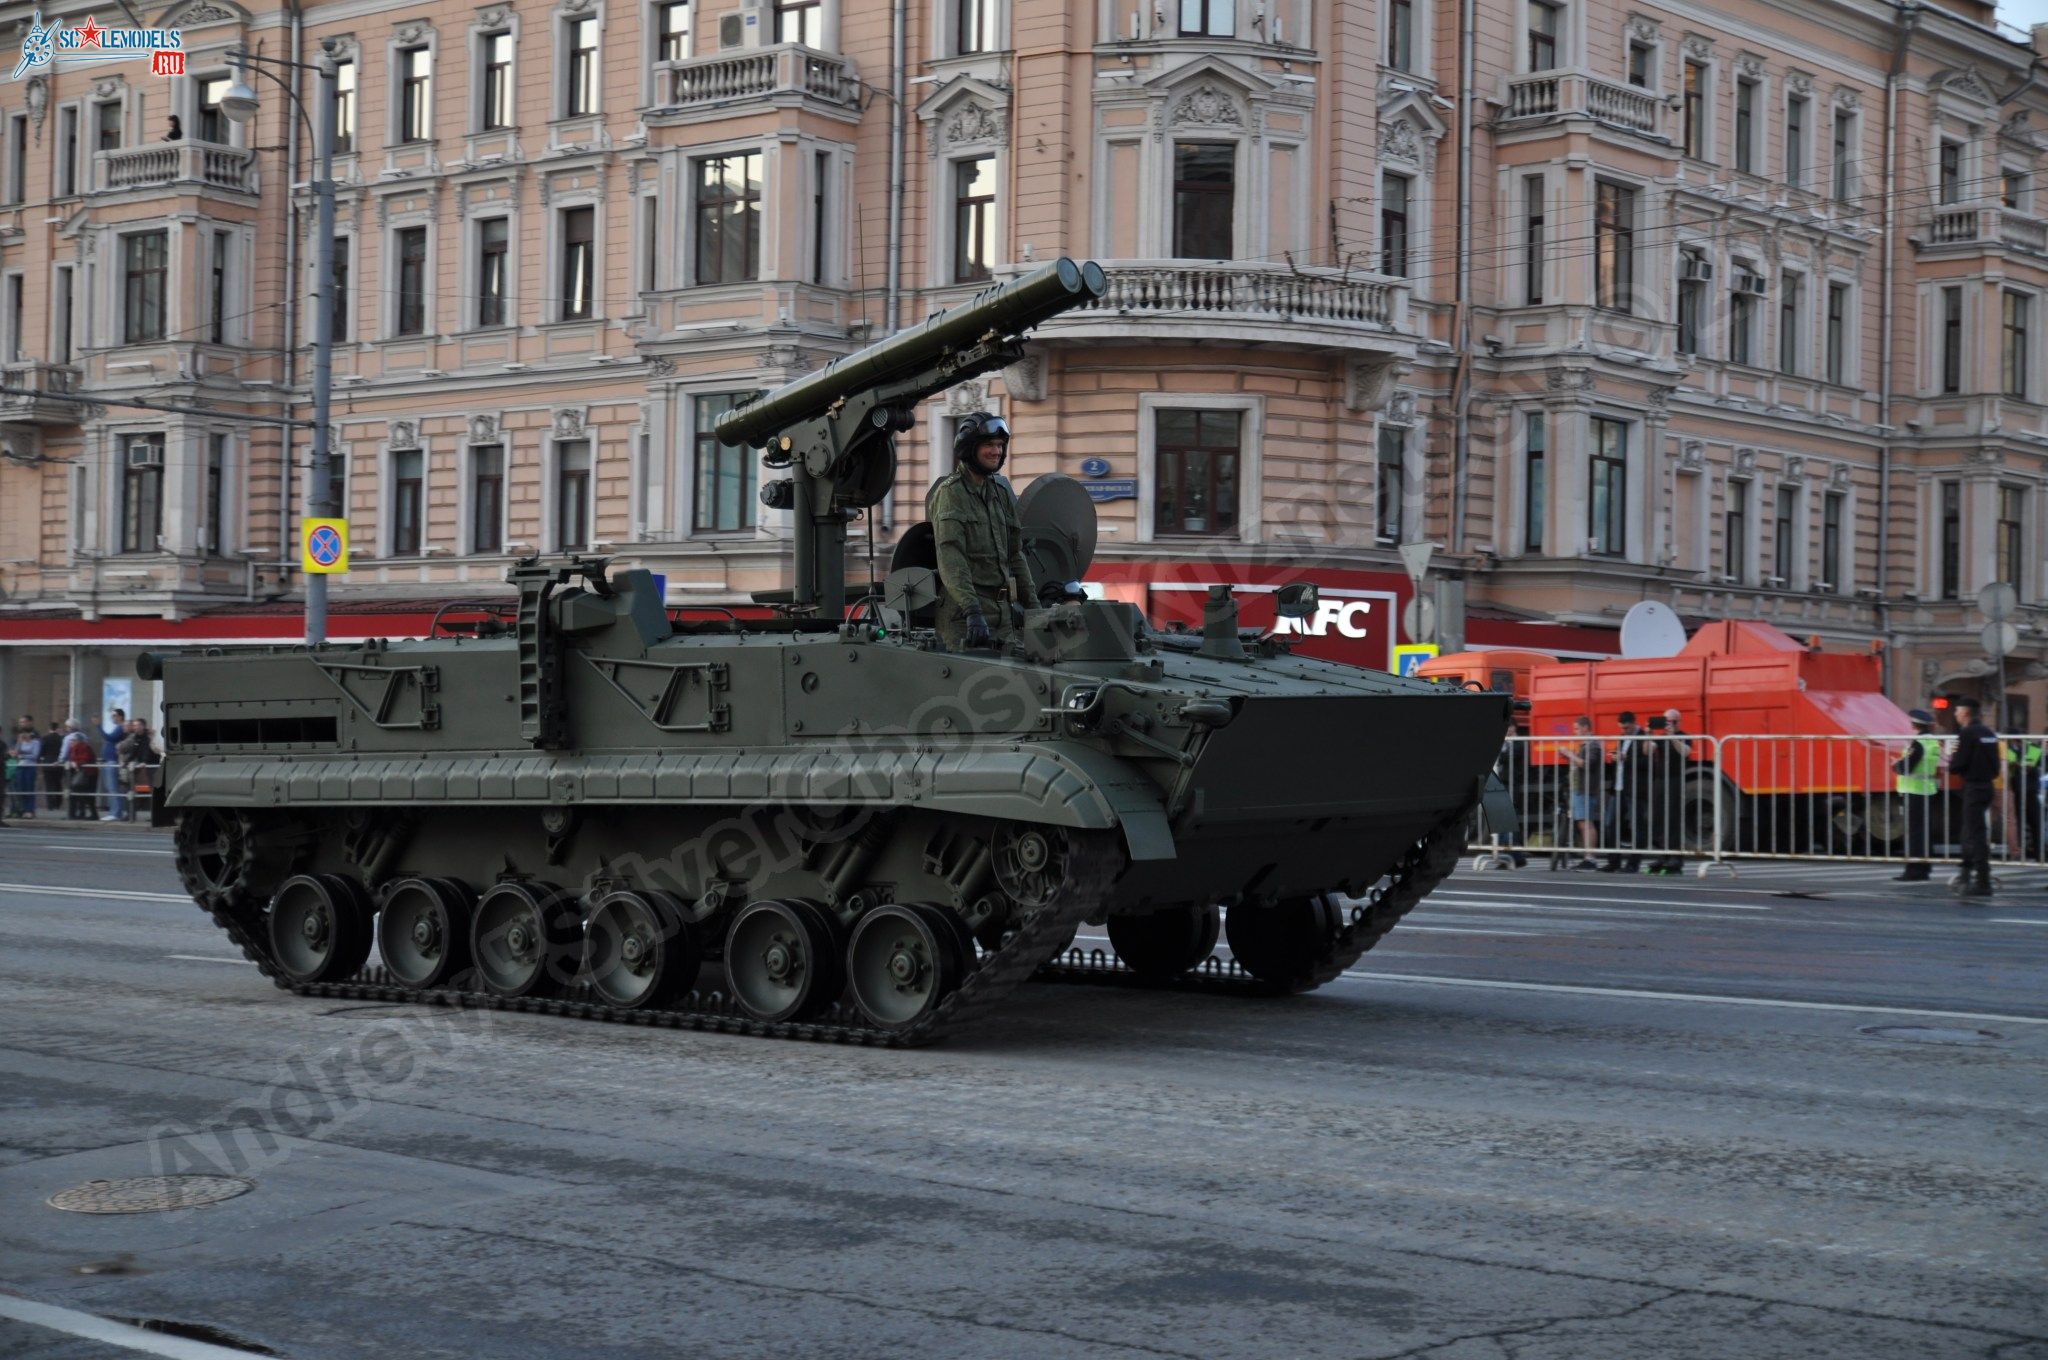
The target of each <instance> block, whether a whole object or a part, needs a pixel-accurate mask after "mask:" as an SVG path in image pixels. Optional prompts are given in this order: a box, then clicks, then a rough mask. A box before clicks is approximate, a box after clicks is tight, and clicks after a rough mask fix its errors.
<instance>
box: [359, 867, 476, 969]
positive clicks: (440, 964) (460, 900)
mask: <svg viewBox="0 0 2048 1360" xmlns="http://www.w3.org/2000/svg"><path fill="white" fill-rule="evenodd" d="M475 900H476V899H475V898H474V897H473V896H472V895H471V893H470V891H469V889H467V888H465V887H464V886H462V885H461V884H460V883H457V882H455V881H453V880H452V879H445V878H402V879H399V880H398V881H397V882H396V883H393V884H391V885H390V886H389V887H387V888H385V889H384V910H383V911H382V912H381V913H380V914H379V915H378V917H377V952H378V953H379V954H381V955H382V956H383V958H384V966H385V967H386V968H388V969H390V970H391V977H392V980H393V981H395V982H397V983H398V984H399V985H400V986H402V987H411V988H413V989H415V990H424V989H426V988H430V987H441V986H445V985H447V984H448V983H449V982H450V981H451V980H453V979H454V978H455V976H456V975H457V974H460V973H462V972H463V971H465V970H466V969H467V968H468V967H469V926H470V915H471V912H472V911H473V910H474V903H475Z"/></svg>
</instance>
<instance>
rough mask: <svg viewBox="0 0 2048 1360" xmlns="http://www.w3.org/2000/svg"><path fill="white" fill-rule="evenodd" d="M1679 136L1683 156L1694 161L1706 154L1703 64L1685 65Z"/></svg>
mask: <svg viewBox="0 0 2048 1360" xmlns="http://www.w3.org/2000/svg"><path fill="white" fill-rule="evenodd" d="M1679 136H1680V145H1681V146H1683V147H1684V149H1685V154H1686V155H1688V156H1691V157H1692V158H1693V159H1694V160H1700V159H1703V158H1704V157H1705V156H1706V154H1707V68H1706V66H1705V64H1704V63H1702V62H1697V61H1689V62H1686V63H1685V84H1684V86H1683V87H1682V89H1681V90H1680V99H1679Z"/></svg>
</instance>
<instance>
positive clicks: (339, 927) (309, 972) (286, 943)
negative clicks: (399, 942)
mask: <svg viewBox="0 0 2048 1360" xmlns="http://www.w3.org/2000/svg"><path fill="white" fill-rule="evenodd" d="M371 914H372V907H371V905H370V899H369V894H368V893H366V892H364V891H363V889H362V888H361V887H360V886H359V885H358V884H357V883H356V882H355V880H354V879H350V878H343V877H342V876H341V875H339V874H297V875H294V876H293V877H291V878H288V879H286V880H285V881H284V882H283V884H281V885H280V886H279V887H278V890H277V894H276V896H274V897H272V898H271V899H270V955H271V957H272V958H273V959H275V960H276V961H277V966H278V968H279V969H280V970H281V971H282V972H283V973H284V975H285V976H286V977H287V978H289V979H290V980H291V981H292V982H294V983H296V984H298V985H300V986H307V985H310V984H312V983H316V982H339V981H341V980H342V979H343V978H346V977H350V976H352V975H354V974H355V973H356V972H358V971H360V970H361V968H362V966H363V963H364V961H365V960H367V959H368V958H369V957H370V918H371Z"/></svg>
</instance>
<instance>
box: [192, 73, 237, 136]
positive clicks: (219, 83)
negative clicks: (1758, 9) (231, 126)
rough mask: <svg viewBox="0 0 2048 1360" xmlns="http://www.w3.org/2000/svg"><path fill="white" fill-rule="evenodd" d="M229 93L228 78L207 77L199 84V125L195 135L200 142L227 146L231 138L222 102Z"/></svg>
mask: <svg viewBox="0 0 2048 1360" xmlns="http://www.w3.org/2000/svg"><path fill="white" fill-rule="evenodd" d="M227 92H228V78H227V77H226V76H207V77H205V78H204V79H202V80H201V81H200V82H199V123H198V127H197V128H196V129H195V130H194V135H195V136H196V137H197V138H198V139H199V140H200V141H202V142H217V143H219V144H220V145H222V146H225V145H227V143H228V140H229V138H230V133H229V131H228V117H227V115H226V114H225V113H223V112H221V107H220V101H221V100H222V98H223V97H225V96H226V94H227Z"/></svg>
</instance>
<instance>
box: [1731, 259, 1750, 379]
mask: <svg viewBox="0 0 2048 1360" xmlns="http://www.w3.org/2000/svg"><path fill="white" fill-rule="evenodd" d="M1746 273H1748V271H1747V270H1745V269H1743V268H1742V267H1741V266H1740V265H1738V266H1736V269H1735V288H1734V291H1732V292H1731V293H1729V294H1728V362H1729V363H1731V364H1753V363H1755V362H1756V294H1755V293H1752V292H1750V291H1749V290H1748V289H1747V288H1745V287H1743V276H1744V275H1745V274H1746Z"/></svg>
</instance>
